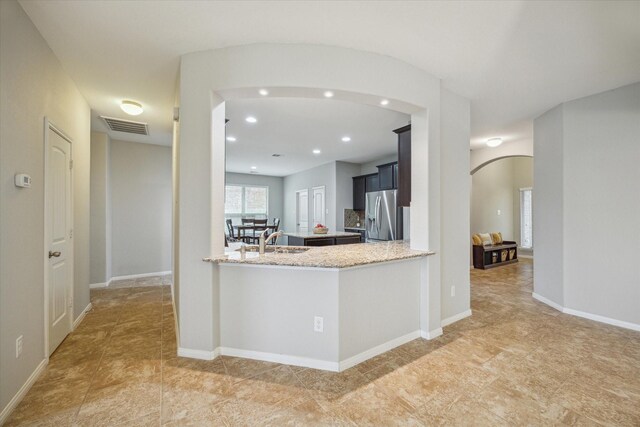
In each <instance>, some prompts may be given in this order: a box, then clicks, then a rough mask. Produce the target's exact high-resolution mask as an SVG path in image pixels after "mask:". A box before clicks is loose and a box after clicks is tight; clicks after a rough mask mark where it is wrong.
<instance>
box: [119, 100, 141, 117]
mask: <svg viewBox="0 0 640 427" xmlns="http://www.w3.org/2000/svg"><path fill="white" fill-rule="evenodd" d="M120 108H122V111H124V112H125V113H127V114H129V115H131V116H137V115H139V114H142V112H143V111H144V110H143V109H142V104H140V103H139V102H135V101H129V100H126V99H125V100H123V101H122V102H121V103H120Z"/></svg>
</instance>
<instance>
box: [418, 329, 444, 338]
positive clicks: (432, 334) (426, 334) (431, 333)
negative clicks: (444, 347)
mask: <svg viewBox="0 0 640 427" xmlns="http://www.w3.org/2000/svg"><path fill="white" fill-rule="evenodd" d="M440 335H442V328H441V327H440V328H437V329H434V330H433V331H429V332H425V331H420V336H421V337H422V338H424V339H426V340H432V339H434V338H438V337H439V336H440Z"/></svg>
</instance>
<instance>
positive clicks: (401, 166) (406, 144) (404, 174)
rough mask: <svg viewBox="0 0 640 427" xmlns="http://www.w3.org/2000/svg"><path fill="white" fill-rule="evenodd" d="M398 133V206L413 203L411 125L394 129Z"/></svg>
mask: <svg viewBox="0 0 640 427" xmlns="http://www.w3.org/2000/svg"><path fill="white" fill-rule="evenodd" d="M394 132H395V133H396V134H397V135H398V184H397V188H398V206H407V207H408V206H409V205H410V204H411V125H407V126H403V127H401V128H399V129H396V130H394Z"/></svg>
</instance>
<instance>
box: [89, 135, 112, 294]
mask: <svg viewBox="0 0 640 427" xmlns="http://www.w3.org/2000/svg"><path fill="white" fill-rule="evenodd" d="M110 176H111V138H110V137H109V135H107V134H106V133H104V132H91V239H90V241H91V275H90V277H91V283H92V284H106V283H107V282H108V281H109V280H110V279H111V277H112V274H111V264H112V262H111V182H110V181H111V178H110Z"/></svg>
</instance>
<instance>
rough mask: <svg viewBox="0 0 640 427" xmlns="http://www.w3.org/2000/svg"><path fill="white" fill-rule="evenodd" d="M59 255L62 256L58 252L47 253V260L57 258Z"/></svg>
mask: <svg viewBox="0 0 640 427" xmlns="http://www.w3.org/2000/svg"><path fill="white" fill-rule="evenodd" d="M60 255H62V252H60V251H55V252H53V251H49V258H51V257H56V258H58V257H59V256H60Z"/></svg>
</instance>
